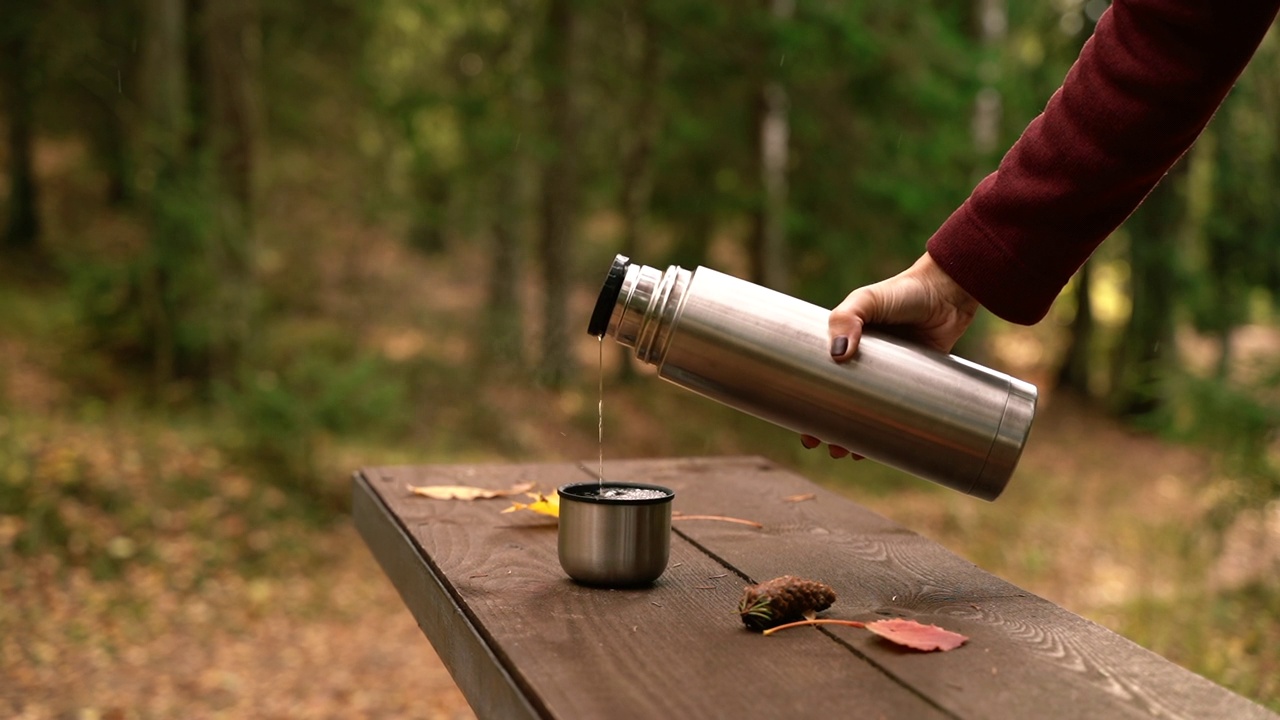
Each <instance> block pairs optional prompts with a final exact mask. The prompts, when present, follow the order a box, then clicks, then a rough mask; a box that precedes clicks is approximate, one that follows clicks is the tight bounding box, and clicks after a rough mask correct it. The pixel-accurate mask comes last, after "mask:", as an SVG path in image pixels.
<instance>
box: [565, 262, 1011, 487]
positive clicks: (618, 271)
mask: <svg viewBox="0 0 1280 720" xmlns="http://www.w3.org/2000/svg"><path fill="white" fill-rule="evenodd" d="M829 314H830V311H829V310H826V309H823V308H821V307H819V306H817V305H813V304H811V303H808V302H805V301H803V300H799V299H797V298H793V297H790V296H788V295H785V294H783V293H780V292H777V291H774V290H770V289H768V288H765V287H761V286H759V285H756V284H753V283H750V282H747V281H745V280H741V279H739V278H735V277H733V276H731V275H726V274H724V273H721V272H717V271H715V270H712V269H710V268H706V267H699V268H697V269H696V270H693V271H689V270H685V269H683V268H680V267H676V266H671V267H669V268H667V270H666V271H665V272H662V271H659V270H658V269H656V268H652V267H648V266H644V265H637V264H634V263H632V262H631V261H630V260H629V259H628V258H626V257H623V256H621V255H619V256H618V257H617V258H615V259H614V261H613V265H612V267H610V268H609V274H608V276H607V277H606V279H605V282H604V287H603V288H602V289H601V291H600V296H599V298H598V299H597V301H596V306H595V310H594V312H593V313H592V315H591V320H590V324H589V326H588V328H587V331H588V332H589V333H590V334H592V335H595V336H599V337H603V336H605V335H609V336H610V337H613V338H614V339H615V340H617V341H618V342H619V343H621V344H622V345H624V346H626V347H630V348H634V349H635V355H636V357H637V358H639V359H640V360H641V361H643V362H645V363H648V364H650V365H654V366H656V367H657V368H658V375H659V376H660V377H662V378H664V379H666V380H669V381H671V382H673V383H675V384H676V385H679V386H681V387H684V388H686V389H689V390H692V391H694V392H696V393H699V394H701V395H704V396H706V397H708V398H711V399H712V400H716V401H718V402H721V403H724V404H725V405H728V406H730V407H733V408H736V409H738V410H741V411H743V412H746V413H749V414H751V415H754V416H756V417H759V418H762V419H764V420H768V421H770V422H772V423H774V424H777V425H779V426H781V427H784V428H787V429H789V430H793V431H795V432H797V433H802V434H806V435H812V436H814V437H818V438H821V439H822V440H823V441H824V442H827V443H830V444H833V445H840V446H842V447H845V448H847V449H849V450H850V451H852V452H855V453H857V454H859V455H862V456H865V457H868V458H871V459H873V460H876V461H879V462H882V463H884V464H886V465H890V466H892V467H895V468H898V469H900V470H904V471H906V472H909V473H911V474H914V475H917V476H919V477H922V478H926V479H928V480H932V481H934V482H937V483H941V484H942V485H946V486H947V487H950V488H954V489H956V490H959V491H960V492H963V493H967V494H969V495H973V496H976V497H979V498H982V499H984V500H994V499H996V497H997V496H999V495H1000V492H1001V491H1002V490H1004V487H1005V485H1006V484H1007V483H1008V481H1009V477H1010V476H1011V475H1012V474H1013V470H1014V468H1015V467H1016V466H1017V464H1018V458H1019V457H1020V456H1021V455H1022V447H1023V445H1024V443H1025V442H1026V440H1027V435H1028V433H1029V432H1030V430H1031V421H1032V419H1033V418H1034V417H1035V410H1036V388H1035V386H1033V385H1031V384H1029V383H1026V382H1023V381H1021V380H1018V379H1016V378H1013V377H1010V376H1008V375H1005V374H1003V373H999V372H996V371H994V370H991V369H989V368H985V367H982V366H980V365H976V364H974V363H971V362H969V361H967V360H963V359H961V358H958V357H955V356H953V355H948V354H946V353H941V352H937V351H934V350H930V349H927V348H923V347H920V346H918V345H915V344H912V343H909V342H907V341H904V340H901V339H898V338H895V337H893V336H891V335H888V334H885V333H881V332H877V331H876V330H874V329H867V330H865V331H864V333H863V336H862V340H861V342H860V344H859V346H858V352H857V354H856V355H855V356H854V357H853V359H852V360H850V361H849V362H847V363H836V362H835V361H834V360H832V359H831V355H830V353H829V350H828V347H829V342H828V337H827V317H828V315H829Z"/></svg>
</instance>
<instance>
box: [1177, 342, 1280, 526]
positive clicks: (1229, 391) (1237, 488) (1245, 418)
mask: <svg viewBox="0 0 1280 720" xmlns="http://www.w3.org/2000/svg"><path fill="white" fill-rule="evenodd" d="M1277 397H1280V366H1276V367H1275V368H1274V369H1273V370H1272V371H1271V372H1270V373H1269V374H1267V375H1263V376H1262V377H1260V378H1259V379H1258V380H1256V381H1253V382H1250V383H1248V384H1244V385H1241V384H1238V383H1232V382H1228V381H1226V380H1224V379H1222V378H1199V377H1195V376H1192V375H1185V374H1180V375H1179V376H1178V378H1177V383H1176V395H1175V398H1176V399H1175V401H1174V403H1173V405H1174V407H1173V409H1171V410H1170V411H1169V414H1168V419H1167V421H1166V422H1167V427H1168V428H1169V430H1170V431H1171V432H1172V434H1173V435H1174V436H1175V437H1177V438H1179V439H1180V440H1182V441H1184V442H1193V443H1196V444H1201V445H1204V446H1206V447H1208V448H1211V449H1212V450H1213V452H1214V454H1215V456H1216V457H1217V458H1218V461H1219V463H1220V465H1221V468H1222V470H1223V471H1224V472H1225V474H1226V476H1227V477H1229V478H1231V480H1232V484H1231V487H1230V488H1229V490H1230V492H1228V493H1226V494H1224V496H1223V497H1222V498H1221V499H1220V501H1219V504H1218V507H1217V508H1216V512H1215V517H1216V518H1217V521H1218V523H1219V524H1220V525H1222V526H1225V525H1226V524H1227V523H1229V522H1230V520H1231V519H1232V518H1234V517H1235V515H1236V513H1237V512H1238V511H1239V510H1240V509H1241V508H1259V507H1263V506H1265V505H1266V503H1267V502H1269V501H1271V500H1273V499H1276V498H1280V466H1277V465H1276V459H1275V458H1274V457H1273V455H1272V449H1271V448H1272V447H1273V446H1274V445H1275V443H1276V441H1277V438H1280V403H1278V402H1277V400H1276V398H1277Z"/></svg>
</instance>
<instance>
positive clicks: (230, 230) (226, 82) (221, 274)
mask: <svg viewBox="0 0 1280 720" xmlns="http://www.w3.org/2000/svg"><path fill="white" fill-rule="evenodd" d="M199 20H200V22H199V27H200V29H201V30H202V31H203V32H202V33H201V34H202V36H203V38H204V43H203V45H204V48H203V49H204V53H203V55H204V63H203V69H204V77H205V87H206V88H207V97H206V98H205V101H204V106H205V112H206V130H207V138H208V143H209V146H208V149H209V151H210V152H211V155H212V160H213V170H214V173H213V177H214V180H215V183H214V185H215V188H216V194H217V198H218V201H217V204H216V207H217V212H216V217H215V228H214V232H215V242H214V250H215V256H216V258H217V260H218V262H219V266H218V267H217V268H216V269H215V271H216V273H217V275H218V284H219V285H218V290H217V295H216V298H215V299H214V303H215V306H216V309H217V313H216V317H217V318H218V321H217V322H218V325H219V327H218V328H217V336H216V341H215V347H214V348H213V352H214V358H213V362H214V372H215V374H221V375H225V376H233V375H234V374H235V372H236V371H237V369H238V367H239V364H240V361H241V359H242V356H243V353H244V349H245V348H246V347H247V346H248V344H249V338H250V335H251V334H252V327H253V324H254V321H253V316H254V307H255V306H256V298H257V292H256V289H255V288H256V282H255V279H254V268H253V256H254V246H255V242H254V213H255V210H256V206H257V197H258V174H257V167H258V157H259V154H260V150H259V148H260V145H261V138H262V100H261V92H260V90H259V88H260V84H259V82H260V80H259V78H260V76H261V65H262V63H261V54H262V48H261V20H260V13H259V9H258V0H207V1H206V2H204V3H203V16H202V17H201V18H200V19H199Z"/></svg>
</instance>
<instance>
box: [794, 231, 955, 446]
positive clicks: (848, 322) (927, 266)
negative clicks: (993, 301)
mask: <svg viewBox="0 0 1280 720" xmlns="http://www.w3.org/2000/svg"><path fill="white" fill-rule="evenodd" d="M978 307H979V305H978V301H977V300H975V299H974V298H973V296H972V295H970V294H969V293H968V292H967V291H966V290H965V289H964V288H962V287H960V286H959V285H958V284H956V282H955V281H954V280H952V279H951V277H950V276H949V275H947V274H946V273H945V272H943V270H942V268H940V267H938V265H937V263H935V262H934V261H933V258H932V257H930V256H929V254H928V253H925V254H924V255H923V256H921V258H920V259H919V260H917V261H916V262H915V264H914V265H912V266H911V267H909V268H907V269H906V270H904V271H902V272H901V273H898V274H897V275H895V276H893V277H891V278H889V279H887V280H882V281H880V282H878V283H874V284H872V285H867V286H864V287H860V288H858V289H857V290H854V291H853V292H851V293H849V296H848V297H846V298H845V299H844V302H842V303H840V304H839V305H837V306H836V308H835V309H834V310H832V311H831V316H830V318H829V319H828V321H827V327H828V335H829V337H830V340H831V345H830V349H831V358H832V359H833V360H835V361H836V362H846V361H848V360H849V359H850V358H852V357H853V356H854V354H855V353H856V352H857V351H858V344H859V343H860V341H861V340H862V330H863V328H864V327H865V326H867V325H883V326H896V328H895V332H896V333H897V334H898V335H899V336H902V337H906V338H908V339H911V340H915V341H916V342H919V343H920V344H922V345H925V346H927V347H931V348H934V349H935V350H941V351H942V352H950V351H951V348H952V347H954V346H955V344H956V341H957V340H959V339H960V336H961V335H964V332H965V330H967V329H969V325H970V324H971V323H972V322H973V318H974V316H975V315H977V313H978ZM800 442H801V443H802V444H803V445H804V446H805V447H806V448H809V449H810V450H812V449H813V448H816V447H818V446H819V445H821V444H822V441H821V440H820V439H818V438H816V437H814V436H812V435H801V436H800ZM828 452H829V453H830V454H831V457H833V458H842V457H845V456H849V457H851V458H853V459H855V460H861V459H862V456H861V455H858V454H856V453H851V452H849V451H848V450H847V449H845V448H843V447H840V446H838V445H831V446H829V447H828Z"/></svg>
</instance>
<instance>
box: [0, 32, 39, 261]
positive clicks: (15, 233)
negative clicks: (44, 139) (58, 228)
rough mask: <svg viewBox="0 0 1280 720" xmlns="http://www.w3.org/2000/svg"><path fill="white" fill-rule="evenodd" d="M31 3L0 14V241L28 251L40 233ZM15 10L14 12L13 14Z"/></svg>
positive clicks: (32, 248)
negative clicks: (1, 204) (3, 159)
mask: <svg viewBox="0 0 1280 720" xmlns="http://www.w3.org/2000/svg"><path fill="white" fill-rule="evenodd" d="M35 12H36V10H35V9H33V8H32V7H26V8H22V9H18V8H17V7H16V6H15V7H14V8H10V9H8V10H6V11H5V12H4V13H3V14H0V18H2V19H4V20H5V21H6V24H7V25H8V27H6V28H4V30H3V31H2V32H4V45H3V53H4V54H3V60H2V61H0V64H2V65H3V69H0V73H2V74H3V83H4V87H3V94H0V97H3V98H4V101H5V107H6V108H7V109H8V112H7V113H6V114H7V115H8V116H9V118H8V119H9V138H8V139H9V182H10V188H11V189H10V192H9V222H8V226H7V227H6V228H5V233H4V237H3V245H4V247H5V248H7V249H11V250H21V251H31V250H34V249H35V248H36V246H37V241H38V238H39V236H40V215H39V212H38V208H37V189H36V178H35V167H34V152H33V150H34V144H35V133H34V117H33V116H34V112H33V111H34V105H35V99H36V92H35V87H34V84H33V82H32V67H31V64H32V63H31V61H32V57H31V49H32V48H31V35H30V33H29V32H26V31H25V29H24V26H27V25H29V24H30V22H29V21H30V20H31V15H32V14H33V13H35ZM14 13H17V16H16V17H14V16H13V15H14Z"/></svg>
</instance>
